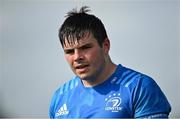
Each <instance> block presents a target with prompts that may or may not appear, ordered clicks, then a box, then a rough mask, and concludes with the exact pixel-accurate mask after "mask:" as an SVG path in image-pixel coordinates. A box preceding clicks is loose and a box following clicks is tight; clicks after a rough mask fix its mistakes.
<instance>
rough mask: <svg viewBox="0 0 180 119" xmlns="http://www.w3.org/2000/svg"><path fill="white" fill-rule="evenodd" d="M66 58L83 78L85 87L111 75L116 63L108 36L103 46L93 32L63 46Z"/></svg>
mask: <svg viewBox="0 0 180 119" xmlns="http://www.w3.org/2000/svg"><path fill="white" fill-rule="evenodd" d="M63 49H64V55H65V59H66V60H67V62H68V63H69V65H70V67H71V69H72V71H73V72H74V73H75V74H76V75H77V76H79V77H80V78H81V79H82V83H83V84H84V86H85V87H92V86H96V85H98V84H100V83H102V82H104V81H105V80H107V79H108V77H110V76H111V75H112V74H113V72H114V71H115V69H116V65H115V64H114V63H113V62H112V61H111V59H110V57H109V49H110V42H109V39H108V38H106V39H105V41H104V42H103V45H102V47H100V46H99V44H98V42H97V40H96V39H95V38H94V36H93V35H92V33H89V32H88V33H86V34H85V35H84V36H83V37H82V38H81V39H80V40H79V41H78V42H77V41H75V43H68V42H67V40H65V45H64V46H63Z"/></svg>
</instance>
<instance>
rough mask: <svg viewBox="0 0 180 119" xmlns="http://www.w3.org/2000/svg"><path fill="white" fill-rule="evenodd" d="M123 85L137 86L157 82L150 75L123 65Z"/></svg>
mask: <svg viewBox="0 0 180 119" xmlns="http://www.w3.org/2000/svg"><path fill="white" fill-rule="evenodd" d="M121 72H122V74H121V76H120V80H121V85H123V86H125V87H136V86H140V85H141V86H146V85H148V84H155V85H156V83H155V81H154V80H153V78H151V77H150V76H148V75H146V74H143V73H141V72H138V71H136V70H133V69H130V68H127V67H122V68H121Z"/></svg>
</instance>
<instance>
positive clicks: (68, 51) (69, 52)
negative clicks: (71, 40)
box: [64, 50, 74, 54]
mask: <svg viewBox="0 0 180 119" xmlns="http://www.w3.org/2000/svg"><path fill="white" fill-rule="evenodd" d="M64 53H65V54H73V53H74V50H64Z"/></svg>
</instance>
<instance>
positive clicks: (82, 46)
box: [64, 43, 93, 51]
mask: <svg viewBox="0 0 180 119" xmlns="http://www.w3.org/2000/svg"><path fill="white" fill-rule="evenodd" d="M90 46H93V44H92V43H87V44H83V45H81V46H77V47H75V48H77V49H81V48H84V47H90ZM75 48H67V49H66V48H64V51H68V50H73V49H75Z"/></svg>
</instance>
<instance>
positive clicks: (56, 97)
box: [49, 77, 78, 118]
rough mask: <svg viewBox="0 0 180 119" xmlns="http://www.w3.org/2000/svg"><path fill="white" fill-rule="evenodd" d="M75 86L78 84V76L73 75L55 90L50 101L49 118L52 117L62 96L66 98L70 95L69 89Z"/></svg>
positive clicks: (61, 101)
mask: <svg viewBox="0 0 180 119" xmlns="http://www.w3.org/2000/svg"><path fill="white" fill-rule="evenodd" d="M77 86H78V77H74V78H73V79H71V80H69V81H68V82H66V83H64V84H63V85H62V86H60V87H59V88H58V89H57V90H56V91H55V93H54V94H53V96H52V99H51V103H50V110H49V113H50V117H51V118H53V117H54V114H55V110H56V109H57V107H58V105H60V104H61V103H63V100H62V99H63V98H64V99H65V100H66V99H67V98H68V96H69V95H71V91H72V90H74V89H76V87H77Z"/></svg>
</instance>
